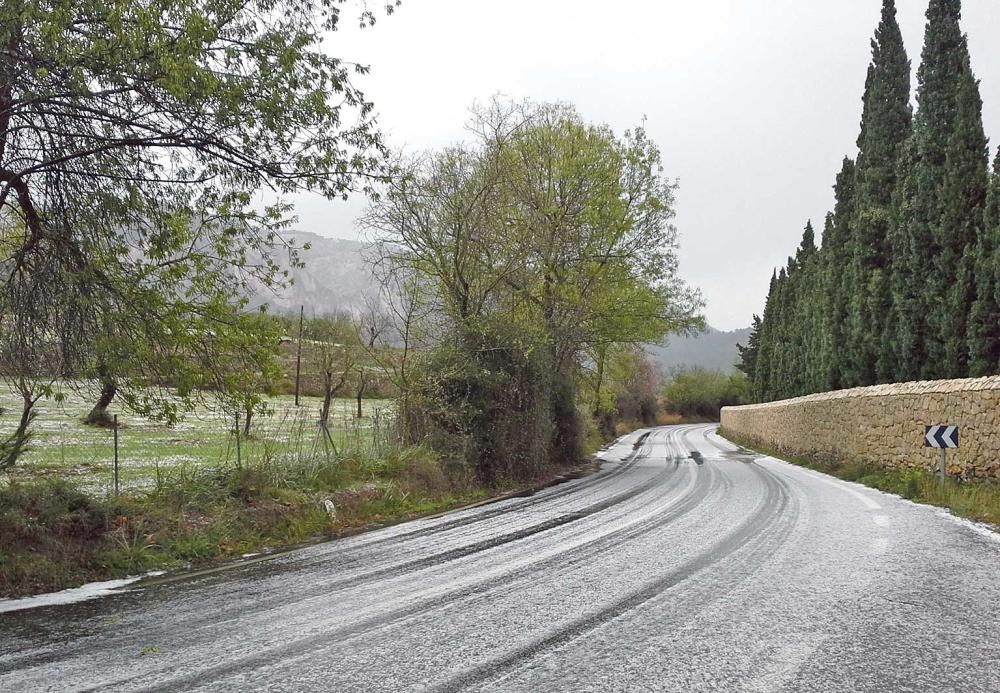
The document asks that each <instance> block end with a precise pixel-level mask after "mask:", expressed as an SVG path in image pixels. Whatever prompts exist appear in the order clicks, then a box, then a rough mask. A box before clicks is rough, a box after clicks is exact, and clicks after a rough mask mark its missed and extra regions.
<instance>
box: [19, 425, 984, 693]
mask: <svg viewBox="0 0 1000 693" xmlns="http://www.w3.org/2000/svg"><path fill="white" fill-rule="evenodd" d="M637 441H640V434H636V435H634V436H631V437H630V438H629V439H627V440H626V441H625V444H623V445H620V446H618V447H616V448H614V449H613V450H612V451H610V453H609V456H610V458H612V459H609V461H607V462H606V463H605V464H604V465H603V467H602V469H601V471H600V472H599V473H597V474H596V475H594V476H591V477H587V478H585V479H580V480H577V481H573V482H570V483H566V484H563V485H560V486H556V487H552V488H550V489H547V490H546V491H543V492H540V493H538V494H536V495H534V496H532V497H528V498H519V499H513V500H508V501H504V502H501V503H496V504H492V505H487V506H483V507H480V508H475V509H469V510H465V511H460V512H456V513H452V514H449V515H446V516H442V517H439V518H434V519H427V520H421V521H417V522H413V523H409V524H405V525H398V526H396V527H392V528H389V529H385V530H381V531H377V532H372V533H369V534H365V535H359V536H356V537H353V538H350V539H345V540H340V541H335V542H330V543H326V544H322V545H317V546H314V547H311V548H308V549H303V550H300V551H295V552H292V553H288V554H284V555H282V556H279V557H275V558H272V559H269V560H266V561H261V562H257V563H252V564H248V565H245V566H240V567H237V568H235V569H232V570H227V571H221V572H215V573H210V574H206V575H201V576H193V577H187V578H183V579H179V580H173V581H169V582H162V583H159V584H145V585H144V584H142V583H140V584H139V585H138V586H136V587H134V588H132V589H130V590H126V591H124V592H122V593H120V594H115V595H112V596H108V597H104V598H101V599H97V600H93V601H89V602H84V603H80V604H74V605H65V606H49V607H42V608H37V609H31V610H26V611H14V612H9V613H2V614H0V691H34V690H55V691H63V690H74V691H77V690H92V691H116V690H146V691H178V690H206V691H209V690H211V691H217V690H253V691H266V690H297V691H410V690H427V691H465V690H489V691H574V692H578V691H630V692H631V691H823V692H824V693H826V692H829V691H963V692H971V691H993V692H996V691H1000V542H998V541H997V539H996V538H994V537H992V536H990V535H989V533H988V532H985V531H983V530H981V529H980V530H977V529H976V528H974V527H971V526H969V525H964V524H962V523H960V522H959V521H956V520H954V519H951V518H948V517H945V516H944V515H943V514H942V513H941V511H938V510H935V509H932V508H928V507H922V506H917V505H914V504H912V503H908V502H906V501H902V500H899V499H897V498H894V497H891V496H887V495H884V494H880V493H878V492H875V491H872V490H869V489H865V488H863V487H860V486H857V485H853V484H846V483H843V482H840V481H837V480H834V479H831V478H829V477H825V476H822V475H820V474H817V473H814V472H810V471H806V470H802V469H799V468H796V467H792V466H790V465H787V464H784V463H782V462H778V461H775V460H771V459H766V458H756V457H754V456H752V455H749V454H745V453H741V452H739V451H737V450H736V449H735V448H734V447H733V446H732V445H730V444H729V443H727V442H725V441H723V440H722V439H720V438H718V437H717V436H715V435H714V428H713V427H710V426H687V427H672V428H664V429H656V430H654V431H652V432H651V433H650V434H649V435H647V436H645V437H642V438H641V442H637Z"/></svg>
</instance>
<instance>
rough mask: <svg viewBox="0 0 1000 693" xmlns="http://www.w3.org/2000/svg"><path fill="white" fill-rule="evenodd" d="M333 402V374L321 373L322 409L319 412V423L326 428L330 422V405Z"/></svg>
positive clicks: (328, 372)
mask: <svg viewBox="0 0 1000 693" xmlns="http://www.w3.org/2000/svg"><path fill="white" fill-rule="evenodd" d="M332 401H333V373H331V372H330V371H324V372H323V408H322V409H320V410H319V422H320V423H321V424H322V425H324V426H326V425H327V424H328V423H329V422H330V403H331V402H332Z"/></svg>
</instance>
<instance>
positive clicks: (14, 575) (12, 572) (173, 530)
mask: <svg viewBox="0 0 1000 693" xmlns="http://www.w3.org/2000/svg"><path fill="white" fill-rule="evenodd" d="M490 492H491V491H490V490H489V489H485V488H482V487H479V486H477V485H475V484H473V483H472V482H471V479H470V477H467V476H464V475H461V474H456V473H455V472H454V471H453V472H452V473H451V474H446V473H445V471H444V470H443V468H442V465H441V464H440V462H439V460H438V459H437V457H436V456H435V455H434V453H432V452H431V451H430V450H428V449H426V448H422V447H410V448H398V447H388V448H386V449H385V450H382V451H380V452H378V453H377V454H375V453H373V448H372V447H371V446H362V447H359V448H349V449H346V450H344V451H342V454H341V456H340V457H339V458H338V459H337V460H327V459H326V457H325V456H313V457H311V458H308V459H306V458H303V459H288V458H280V457H267V456H264V457H260V458H257V459H254V460H251V461H249V462H248V463H247V464H246V465H244V466H242V467H235V466H232V465H230V466H225V467H210V466H197V465H179V466H175V467H172V468H169V469H166V470H164V471H163V472H162V473H161V474H160V476H159V477H158V478H157V479H156V481H155V483H154V484H153V485H152V486H150V487H149V488H145V489H141V490H136V491H132V492H129V493H125V494H122V495H120V496H117V497H115V496H104V497H100V496H97V495H95V494H93V493H87V492H85V491H82V490H80V489H79V488H78V487H76V486H75V485H74V484H73V483H71V482H69V481H66V480H64V479H58V478H42V479H34V480H29V481H19V480H13V481H11V482H10V483H8V484H6V486H3V487H0V597H10V596H20V595H25V594H31V593H35V592H41V591H49V590H56V589H63V588H66V587H72V586H75V585H79V584H81V583H83V582H86V581H88V580H98V579H101V580H103V579H108V578H113V577H120V576H124V575H135V574H141V573H143V572H145V571H148V570H151V569H160V568H167V569H170V568H187V567H196V566H200V565H205V564H210V563H213V562H217V561H219V560H220V559H223V560H224V559H231V558H238V557H240V556H241V555H242V554H245V553H257V552H261V551H267V550H271V549H276V548H279V547H282V546H287V545H295V544H300V543H303V542H307V541H311V540H314V539H319V538H324V537H333V536H337V535H339V534H341V533H343V532H344V531H347V530H349V529H351V528H354V527H358V526H363V525H369V524H371V523H386V522H395V521H398V520H401V519H405V518H408V517H412V516H415V515H419V514H424V513H429V512H435V511H441V510H445V509H448V508H452V507H455V506H458V505H462V504H466V503H469V502H472V501H475V500H479V499H482V498H485V497H487V496H488V495H489V494H490ZM326 501H331V502H332V503H333V504H334V507H335V508H336V512H335V516H331V514H330V513H329V512H328V511H327V508H326V503H325V502H326Z"/></svg>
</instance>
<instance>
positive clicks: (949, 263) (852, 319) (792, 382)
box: [741, 0, 1000, 401]
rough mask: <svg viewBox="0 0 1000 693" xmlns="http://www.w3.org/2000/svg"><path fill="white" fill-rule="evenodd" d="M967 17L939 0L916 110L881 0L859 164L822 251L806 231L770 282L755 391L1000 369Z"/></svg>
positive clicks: (750, 366)
mask: <svg viewBox="0 0 1000 693" xmlns="http://www.w3.org/2000/svg"><path fill="white" fill-rule="evenodd" d="M960 19H961V3H960V2H958V0H932V1H931V3H930V6H929V8H928V10H927V29H926V34H925V41H924V48H923V53H922V62H921V65H920V69H919V72H918V89H917V101H918V104H919V108H918V111H917V113H916V115H915V116H912V117H911V107H910V104H909V91H910V83H909V73H910V69H909V68H910V63H909V60H908V59H907V56H906V51H905V49H904V47H903V42H902V37H901V34H900V31H899V27H898V25H897V23H896V8H895V3H894V2H893V0H885V2H884V3H883V8H882V21H881V23H880V24H879V27H878V30H877V32H876V35H875V40H874V41H873V42H872V62H871V65H870V67H869V69H868V77H867V80H866V83H865V96H864V114H863V117H862V121H861V132H860V135H859V137H858V150H859V151H858V158H857V163H856V164H855V163H853V162H852V161H851V160H850V159H845V160H844V165H843V167H842V169H841V171H840V173H839V174H838V176H837V183H836V186H835V188H834V189H835V191H836V207H835V209H834V212H833V213H832V214H830V215H829V216H828V217H827V220H826V224H825V226H824V232H823V246H822V248H821V249H819V250H816V249H815V247H814V245H813V239H812V227H811V226H807V228H806V232H805V234H804V235H803V240H802V244H801V245H800V247H799V249H798V251H797V253H796V255H795V257H794V258H789V262H788V265H787V267H785V268H783V269H782V270H781V271H780V272H779V273H777V274H776V275H775V276H773V277H772V281H771V288H770V292H769V294H768V299H767V304H766V307H765V310H764V315H763V319H762V320H760V323H759V325H758V326H756V329H755V333H754V338H755V340H756V341H755V344H754V349H753V350H752V351H749V352H747V356H748V357H749V358H747V357H744V359H743V362H742V363H741V366H742V367H743V368H744V369H746V371H747V372H748V375H749V376H750V377H751V381H752V383H753V387H752V394H753V398H754V399H755V400H758V401H763V400H773V399H780V398H787V397H794V396H797V395H802V394H807V393H810V392H817V391H821V390H827V389H839V388H844V387H855V386H864V385H872V384H875V383H878V382H890V381H907V380H917V379H933V378H958V377H966V376H968V375H975V376H979V375H987V374H991V373H997V372H1000V281H998V276H1000V274H998V272H1000V178H998V172H997V171H996V170H994V175H993V179H992V182H990V180H989V172H988V161H987V149H986V146H987V139H986V135H985V133H984V131H983V124H982V100H981V98H980V95H979V83H978V82H977V80H976V78H975V77H974V75H973V73H972V69H971V65H970V61H969V53H968V48H967V44H966V38H965V35H964V34H963V33H962V30H961V28H960V26H959V20H960ZM998 165H1000V160H998Z"/></svg>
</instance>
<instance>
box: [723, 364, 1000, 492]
mask: <svg viewBox="0 0 1000 693" xmlns="http://www.w3.org/2000/svg"><path fill="white" fill-rule="evenodd" d="M927 424H956V425H958V426H960V427H961V429H960V441H959V443H960V447H959V449H957V450H949V451H948V472H949V473H950V474H952V475H955V476H960V477H963V478H1000V376H994V377H990V378H976V379H968V380H937V381H923V382H914V383H897V384H892V385H876V386H874V387H860V388H854V389H852V390H839V391H837V392H824V393H820V394H815V395H808V396H806V397H798V398H796V399H788V400H783V401H780V402H769V403H767V404H752V405H748V406H743V407H725V408H724V409H723V410H722V429H723V430H724V431H729V432H732V433H733V434H734V435H736V436H738V437H740V438H742V439H744V440H747V441H750V442H751V443H757V444H760V445H762V446H765V447H768V448H773V449H777V450H780V451H782V452H786V453H790V454H800V455H810V456H816V457H825V458H828V459H834V460H838V461H843V462H846V461H854V462H857V461H863V462H869V463H873V464H877V465H881V466H885V467H890V468H902V467H923V468H925V469H931V468H934V466H935V465H936V464H937V462H938V460H939V458H940V450H934V449H930V448H925V447H924V426H925V425H927Z"/></svg>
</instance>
